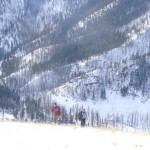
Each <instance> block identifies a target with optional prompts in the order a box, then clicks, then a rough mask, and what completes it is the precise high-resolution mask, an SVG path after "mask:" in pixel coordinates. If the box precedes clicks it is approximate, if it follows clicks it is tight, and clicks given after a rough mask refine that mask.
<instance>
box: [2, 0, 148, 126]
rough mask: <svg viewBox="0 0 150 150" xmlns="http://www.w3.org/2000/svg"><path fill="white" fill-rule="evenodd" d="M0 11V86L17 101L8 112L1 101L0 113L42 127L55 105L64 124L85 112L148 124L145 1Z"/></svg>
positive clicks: (36, 4)
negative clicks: (83, 108) (15, 96)
mask: <svg viewBox="0 0 150 150" xmlns="http://www.w3.org/2000/svg"><path fill="white" fill-rule="evenodd" d="M0 3H1V5H0V85H1V86H2V89H5V90H4V93H7V91H9V93H15V95H17V96H19V98H17V99H19V103H18V102H15V107H13V108H11V110H9V109H8V107H7V105H8V104H7V103H5V104H3V100H4V98H5V94H4V95H2V96H1V97H0V101H1V109H0V110H1V111H3V112H7V113H14V112H15V113H14V114H15V116H16V118H17V119H23V120H38V121H50V120H51V119H52V118H51V112H50V107H51V105H52V103H53V101H57V102H58V103H59V104H60V105H61V107H62V110H63V115H64V120H63V122H67V123H68V122H69V118H68V116H71V115H73V117H74V118H75V116H76V114H77V113H78V111H79V110H80V109H81V108H82V107H85V108H86V110H87V111H88V115H89V118H93V117H94V119H95V120H96V114H97V113H98V114H99V115H100V118H101V117H104V118H107V119H110V120H116V121H117V119H116V118H117V117H118V116H117V114H119V117H120V118H122V116H124V117H123V118H124V119H123V121H124V123H125V124H126V123H128V124H130V125H131V122H134V125H135V124H136V125H137V126H141V124H142V125H144V126H148V125H149V124H150V121H149V120H150V119H149V113H150V111H149V109H148V108H149V106H150V100H149V97H150V94H149V93H150V79H149V77H150V72H149V68H150V61H149V57H150V38H149V37H150V2H149V0H132V1H131V0H101V1H99V0H83V1H82V2H81V1H79V0H74V1H70V0H58V1H55V0H52V1H49V0H43V1H42V3H41V1H40V0H33V1H32V2H29V1H27V0H15V2H14V0H5V1H3V0H1V1H0ZM9 98H10V99H11V100H10V101H11V102H12V101H13V94H12V97H9ZM129 105H130V106H129ZM128 109H129V110H130V111H127V110H128ZM69 113H70V114H71V115H70V114H69ZM93 114H94V115H93ZM109 115H110V116H109ZM113 115H115V117H114V116H113ZM133 116H134V117H133ZM104 118H103V119H104ZM133 118H135V119H133ZM91 120H92V119H90V123H91V124H93V123H92V121H91ZM98 120H99V121H100V120H101V119H98ZM120 120H121V119H120ZM120 120H119V122H120ZM133 120H134V121H133ZM99 121H98V122H99ZM95 122H96V121H95Z"/></svg>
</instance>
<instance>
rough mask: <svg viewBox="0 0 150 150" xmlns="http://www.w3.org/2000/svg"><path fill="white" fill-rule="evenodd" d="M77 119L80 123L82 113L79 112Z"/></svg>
mask: <svg viewBox="0 0 150 150" xmlns="http://www.w3.org/2000/svg"><path fill="white" fill-rule="evenodd" d="M78 119H79V120H80V121H81V120H82V111H81V112H79V114H78Z"/></svg>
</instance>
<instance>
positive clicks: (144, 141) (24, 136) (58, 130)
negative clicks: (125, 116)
mask: <svg viewBox="0 0 150 150" xmlns="http://www.w3.org/2000/svg"><path fill="white" fill-rule="evenodd" d="M0 133H1V135H0V141H1V145H0V147H1V149H5V150H10V149H13V150H14V149H15V150H33V149H36V150H41V149H43V150H50V149H55V150H60V149H61V150H66V149H68V150H77V149H78V150H81V149H84V150H99V149H109V150H127V149H128V150H137V149H142V150H148V149H149V139H150V135H149V134H147V133H135V132H128V131H117V130H113V129H110V130H109V129H98V128H89V127H88V128H80V127H78V126H57V125H51V124H45V125H44V124H32V123H31V124H30V123H16V122H0ZM8 143H9V144H8Z"/></svg>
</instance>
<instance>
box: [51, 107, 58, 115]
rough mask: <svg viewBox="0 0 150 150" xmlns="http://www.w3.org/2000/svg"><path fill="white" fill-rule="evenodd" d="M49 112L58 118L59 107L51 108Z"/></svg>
mask: <svg viewBox="0 0 150 150" xmlns="http://www.w3.org/2000/svg"><path fill="white" fill-rule="evenodd" d="M51 111H52V113H53V114H54V115H56V116H60V107H59V106H57V105H55V106H53V107H52V110H51Z"/></svg>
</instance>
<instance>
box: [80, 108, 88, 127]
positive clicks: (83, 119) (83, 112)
mask: <svg viewBox="0 0 150 150" xmlns="http://www.w3.org/2000/svg"><path fill="white" fill-rule="evenodd" d="M86 118H87V114H86V112H85V110H83V111H82V120H81V126H82V127H84V126H85V123H86Z"/></svg>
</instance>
